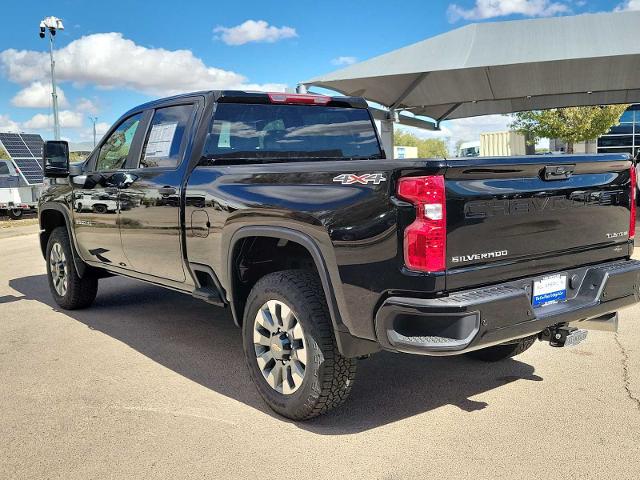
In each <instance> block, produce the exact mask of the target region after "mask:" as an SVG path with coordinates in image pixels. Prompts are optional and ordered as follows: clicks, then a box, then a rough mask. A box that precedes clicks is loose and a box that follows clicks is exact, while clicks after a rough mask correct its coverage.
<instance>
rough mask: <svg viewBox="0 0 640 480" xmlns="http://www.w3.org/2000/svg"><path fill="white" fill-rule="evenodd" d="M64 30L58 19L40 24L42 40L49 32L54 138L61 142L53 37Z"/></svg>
mask: <svg viewBox="0 0 640 480" xmlns="http://www.w3.org/2000/svg"><path fill="white" fill-rule="evenodd" d="M58 30H64V26H63V25H62V20H60V19H59V18H57V17H47V18H45V19H44V20H42V21H41V22H40V38H44V37H45V32H47V31H48V32H49V56H50V57H51V98H52V99H53V138H54V139H55V140H60V119H59V118H58V94H57V93H56V62H55V60H54V59H53V37H55V36H56V31H58Z"/></svg>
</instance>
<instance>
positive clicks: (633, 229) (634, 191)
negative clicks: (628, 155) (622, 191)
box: [629, 165, 638, 239]
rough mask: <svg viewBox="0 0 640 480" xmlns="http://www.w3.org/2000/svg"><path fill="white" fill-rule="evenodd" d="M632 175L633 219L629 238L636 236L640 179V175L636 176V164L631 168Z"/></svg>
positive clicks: (630, 199) (630, 198) (630, 196)
mask: <svg viewBox="0 0 640 480" xmlns="http://www.w3.org/2000/svg"><path fill="white" fill-rule="evenodd" d="M629 174H630V175H631V193H630V194H629V201H630V202H631V205H630V207H631V220H630V223H629V239H633V238H635V236H636V205H637V200H638V199H637V198H636V195H637V194H638V189H637V181H638V177H636V167H635V165H633V166H631V170H630V173H629Z"/></svg>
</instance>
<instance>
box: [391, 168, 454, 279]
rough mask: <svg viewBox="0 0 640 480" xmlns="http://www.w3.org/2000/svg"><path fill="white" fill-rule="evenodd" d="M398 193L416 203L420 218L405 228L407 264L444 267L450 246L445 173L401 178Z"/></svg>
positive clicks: (428, 269) (429, 268)
mask: <svg viewBox="0 0 640 480" xmlns="http://www.w3.org/2000/svg"><path fill="white" fill-rule="evenodd" d="M398 196H399V197H400V198H402V199H403V200H406V201H408V202H411V203H413V204H414V205H415V206H416V219H415V221H414V222H413V223H412V224H411V225H409V226H408V227H407V228H406V229H405V231H404V261H405V264H406V266H407V268H409V269H411V270H420V271H423V272H442V271H444V270H445V269H446V250H447V210H446V202H445V190H444V177H443V176H429V177H407V178H401V179H400V181H399V182H398Z"/></svg>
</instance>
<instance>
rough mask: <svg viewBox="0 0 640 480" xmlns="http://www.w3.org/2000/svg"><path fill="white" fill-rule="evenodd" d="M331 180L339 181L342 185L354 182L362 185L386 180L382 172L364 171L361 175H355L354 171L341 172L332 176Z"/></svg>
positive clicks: (375, 183) (376, 183) (378, 183)
mask: <svg viewBox="0 0 640 480" xmlns="http://www.w3.org/2000/svg"><path fill="white" fill-rule="evenodd" d="M333 181H334V182H338V183H341V184H342V185H353V184H355V183H360V184H362V185H366V184H368V183H373V184H374V185H380V183H382V182H386V181H387V179H386V178H385V176H384V175H383V174H382V173H364V174H362V175H357V174H355V173H343V174H341V175H338V176H337V177H334V179H333Z"/></svg>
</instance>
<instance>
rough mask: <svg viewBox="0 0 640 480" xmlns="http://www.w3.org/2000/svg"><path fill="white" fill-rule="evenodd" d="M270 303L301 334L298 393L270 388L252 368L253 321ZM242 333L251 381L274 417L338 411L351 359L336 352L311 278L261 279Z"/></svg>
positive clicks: (352, 368) (290, 274)
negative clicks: (279, 306)
mask: <svg viewBox="0 0 640 480" xmlns="http://www.w3.org/2000/svg"><path fill="white" fill-rule="evenodd" d="M271 300H276V301H278V302H282V303H284V304H285V305H286V306H288V307H289V308H290V309H291V311H292V313H293V315H294V316H295V318H296V320H297V322H299V323H300V325H301V326H302V328H303V330H304V344H305V347H304V348H305V349H306V350H307V352H306V358H307V363H306V365H305V373H304V377H303V380H302V383H301V385H300V387H299V388H298V389H297V390H295V391H294V392H293V393H290V394H283V393H280V392H278V391H276V390H275V389H274V388H273V387H272V386H270V385H269V383H267V380H266V379H265V376H264V375H263V372H262V371H261V370H260V368H259V366H258V362H257V354H256V350H255V346H254V328H255V325H256V324H255V321H256V316H257V315H258V313H259V312H260V309H261V308H262V307H263V306H264V305H265V304H266V303H267V302H268V301H271ZM242 332H243V335H242V336H243V346H244V353H245V359H246V362H247V366H248V368H249V374H250V376H251V379H252V380H253V382H254V384H255V385H256V387H257V389H258V392H259V393H260V395H261V396H262V398H263V399H264V401H265V402H266V403H267V405H269V407H271V409H272V410H274V411H275V412H277V413H279V414H280V415H282V416H284V417H287V418H291V419H293V420H306V419H309V418H313V417H316V416H318V415H321V414H324V413H326V412H328V411H329V410H331V409H333V408H335V407H337V406H339V405H341V404H342V403H344V401H345V400H346V399H347V397H348V396H349V393H350V391H351V387H352V385H353V382H354V379H355V374H356V359H353V358H346V357H343V356H342V355H341V354H340V352H339V351H338V347H337V345H336V341H335V337H334V333H333V328H332V324H331V318H330V316H329V310H328V307H327V303H326V300H325V295H324V290H323V288H322V285H321V283H320V280H319V278H318V276H317V275H316V274H315V273H314V272H309V271H305V270H285V271H281V272H275V273H271V274H269V275H266V276H264V277H263V278H261V279H260V280H259V281H258V282H257V283H256V284H255V286H254V287H253V289H252V290H251V292H250V294H249V297H248V299H247V303H246V308H245V312H244V320H243V326H242Z"/></svg>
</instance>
